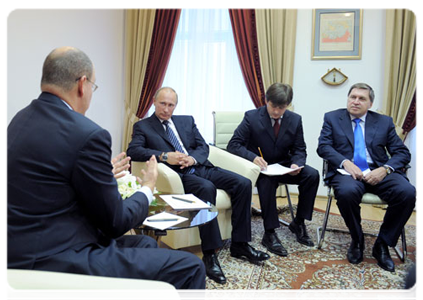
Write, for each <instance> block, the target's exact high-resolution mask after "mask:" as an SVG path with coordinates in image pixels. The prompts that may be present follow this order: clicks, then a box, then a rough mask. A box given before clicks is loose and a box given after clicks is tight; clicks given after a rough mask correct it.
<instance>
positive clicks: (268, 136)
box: [227, 106, 319, 230]
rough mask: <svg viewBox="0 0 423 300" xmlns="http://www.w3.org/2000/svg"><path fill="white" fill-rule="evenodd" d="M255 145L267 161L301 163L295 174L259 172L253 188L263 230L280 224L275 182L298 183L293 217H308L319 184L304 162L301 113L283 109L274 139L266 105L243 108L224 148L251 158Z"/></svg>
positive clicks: (316, 174)
mask: <svg viewBox="0 0 423 300" xmlns="http://www.w3.org/2000/svg"><path fill="white" fill-rule="evenodd" d="M258 148H260V149H261V151H262V153H263V158H264V160H265V161H266V162H267V163H268V164H274V163H279V164H281V165H283V166H285V167H290V166H291V164H297V165H298V166H304V168H303V169H302V170H301V172H300V173H299V174H298V175H296V176H292V175H289V174H287V175H283V176H267V175H263V174H260V176H259V178H258V180H257V189H258V193H259V197H260V206H261V209H262V214H263V220H264V227H265V229H266V230H269V229H274V228H278V227H279V226H280V225H279V221H278V213H277V207H276V189H277V188H278V185H279V183H288V184H296V185H299V203H298V209H297V216H299V217H301V218H303V219H307V220H311V218H312V213H313V207H314V201H315V198H316V193H317V188H318V185H319V173H318V172H317V171H316V170H315V169H313V168H311V167H310V166H307V165H306V164H305V163H306V157H307V152H306V144H305V142H304V135H303V127H302V121H301V116H300V115H298V114H296V113H294V112H291V111H289V110H287V111H285V113H284V115H283V118H282V120H281V125H280V131H279V134H278V136H277V138H276V137H275V134H274V131H273V127H272V123H271V119H270V116H269V113H268V112H267V109H266V106H262V107H260V108H258V109H254V110H250V111H247V112H246V113H245V116H244V119H243V120H242V122H241V124H240V125H239V126H238V128H237V129H236V130H235V132H234V135H233V136H232V138H231V140H230V141H229V144H228V147H227V149H228V151H229V152H231V153H234V154H236V155H239V156H241V157H244V158H246V159H248V160H250V161H253V160H254V158H256V157H257V156H260V152H259V149H258Z"/></svg>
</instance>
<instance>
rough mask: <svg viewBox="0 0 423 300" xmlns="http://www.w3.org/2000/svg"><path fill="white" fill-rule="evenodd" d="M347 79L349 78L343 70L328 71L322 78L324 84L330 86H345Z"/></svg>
mask: <svg viewBox="0 0 423 300" xmlns="http://www.w3.org/2000/svg"><path fill="white" fill-rule="evenodd" d="M347 79H348V77H347V76H346V75H345V74H344V73H342V72H341V69H337V68H333V69H332V70H328V72H327V73H326V74H325V75H323V76H322V80H323V82H324V83H326V84H329V85H340V84H343V83H344V82H345V81H346V80H347Z"/></svg>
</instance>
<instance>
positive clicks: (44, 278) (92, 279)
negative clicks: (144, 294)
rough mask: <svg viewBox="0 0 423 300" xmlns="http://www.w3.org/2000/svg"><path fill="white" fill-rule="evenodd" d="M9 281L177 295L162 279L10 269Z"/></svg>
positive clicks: (25, 286) (34, 286) (18, 285)
mask: <svg viewBox="0 0 423 300" xmlns="http://www.w3.org/2000/svg"><path fill="white" fill-rule="evenodd" d="M7 281H8V283H9V286H10V287H12V288H14V289H18V290H40V289H41V290H55V289H66V290H86V289H89V290H91V289H113V290H118V289H124V290H132V289H143V290H158V291H162V290H170V292H171V291H172V290H174V295H177V292H176V289H175V287H174V286H173V285H171V284H169V283H167V282H162V281H154V280H145V279H129V278H113V277H103V276H90V275H81V274H70V273H60V272H50V271H39V270H17V269H8V270H7ZM170 296H171V295H170ZM169 299H174V298H169Z"/></svg>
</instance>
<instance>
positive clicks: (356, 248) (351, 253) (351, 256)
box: [347, 241, 364, 265]
mask: <svg viewBox="0 0 423 300" xmlns="http://www.w3.org/2000/svg"><path fill="white" fill-rule="evenodd" d="M363 251H364V245H363V244H360V243H357V242H355V241H352V242H351V245H350V248H349V249H348V253H347V258H348V261H349V262H350V263H352V264H354V265H357V264H359V263H361V262H362V261H363Z"/></svg>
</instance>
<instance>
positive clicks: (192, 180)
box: [127, 114, 252, 251]
mask: <svg viewBox="0 0 423 300" xmlns="http://www.w3.org/2000/svg"><path fill="white" fill-rule="evenodd" d="M172 121H173V123H174V124H175V127H176V129H177V131H178V134H179V136H180V138H181V140H182V143H183V145H184V147H185V149H186V150H187V151H188V153H189V155H190V156H192V157H194V158H195V160H196V161H197V165H195V173H194V174H186V173H185V171H184V170H181V169H180V167H179V166H174V165H170V164H167V165H168V166H169V167H171V168H172V169H173V170H175V171H176V172H178V173H179V175H180V176H181V179H182V183H183V185H184V190H185V192H186V193H193V194H194V195H196V196H197V197H198V198H200V199H202V200H204V201H208V202H210V203H213V204H215V202H216V188H218V189H223V190H225V191H226V192H227V193H228V194H229V195H230V196H231V204H232V227H233V228H232V241H233V242H249V241H251V215H250V210H251V192H252V189H251V181H250V180H249V179H247V178H245V177H243V176H241V175H238V174H236V173H233V172H230V171H227V170H224V169H221V168H218V167H214V166H213V165H212V164H211V163H210V162H209V161H208V160H207V158H208V156H209V146H208V145H207V143H206V142H205V141H204V139H203V137H202V136H201V134H200V132H199V131H198V129H197V126H196V125H195V122H194V118H193V117H191V116H172ZM173 151H175V148H174V147H173V146H172V143H171V142H170V140H169V138H168V136H167V134H166V132H165V130H164V128H163V125H162V123H161V122H160V120H159V119H158V118H157V117H156V115H154V114H153V115H152V116H151V117H149V118H147V119H143V120H140V121H139V122H137V123H135V124H134V131H133V134H132V141H131V143H130V144H129V147H128V151H127V153H128V155H129V156H130V157H131V159H132V160H134V161H146V160H147V159H148V158H149V157H150V156H151V155H156V156H157V157H159V156H160V154H161V153H162V152H173ZM200 238H201V246H202V250H203V251H204V250H211V249H217V248H219V247H221V246H222V240H221V236H220V231H219V227H218V223H217V220H213V221H212V222H210V223H208V224H206V225H204V226H201V227H200Z"/></svg>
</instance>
